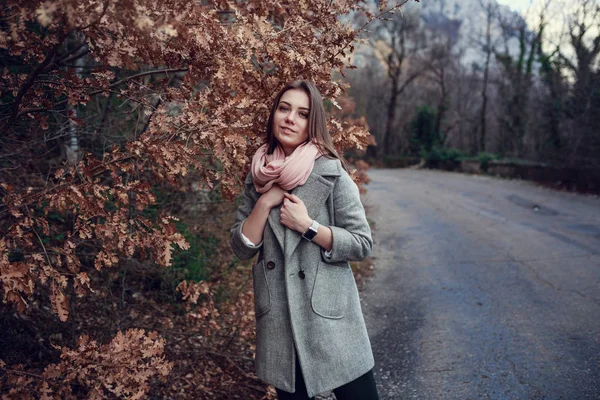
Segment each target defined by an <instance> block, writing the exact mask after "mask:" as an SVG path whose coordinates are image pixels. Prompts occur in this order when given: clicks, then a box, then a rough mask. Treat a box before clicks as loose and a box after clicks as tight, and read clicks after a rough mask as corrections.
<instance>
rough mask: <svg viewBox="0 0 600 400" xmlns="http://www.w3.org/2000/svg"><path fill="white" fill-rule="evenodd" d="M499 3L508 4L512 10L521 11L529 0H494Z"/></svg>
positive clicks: (527, 4) (527, 5)
mask: <svg viewBox="0 0 600 400" xmlns="http://www.w3.org/2000/svg"><path fill="white" fill-rule="evenodd" d="M496 1H497V2H498V3H499V4H503V5H506V6H509V7H510V8H512V9H513V10H514V11H520V12H523V11H525V10H527V7H529V3H530V0H496Z"/></svg>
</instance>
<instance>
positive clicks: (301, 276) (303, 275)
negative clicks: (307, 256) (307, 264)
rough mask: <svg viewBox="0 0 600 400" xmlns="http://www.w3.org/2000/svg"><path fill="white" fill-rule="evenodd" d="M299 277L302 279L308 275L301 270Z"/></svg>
mask: <svg viewBox="0 0 600 400" xmlns="http://www.w3.org/2000/svg"><path fill="white" fill-rule="evenodd" d="M298 276H299V277H300V279H304V278H306V274H304V271H303V270H300V272H298Z"/></svg>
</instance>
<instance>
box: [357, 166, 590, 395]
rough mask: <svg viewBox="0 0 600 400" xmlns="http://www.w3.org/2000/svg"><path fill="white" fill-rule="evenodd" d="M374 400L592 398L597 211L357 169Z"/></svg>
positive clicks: (495, 182) (508, 186)
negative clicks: (367, 237)
mask: <svg viewBox="0 0 600 400" xmlns="http://www.w3.org/2000/svg"><path fill="white" fill-rule="evenodd" d="M369 176H370V177H371V179H372V181H371V183H370V184H369V185H367V189H368V193H367V194H366V195H365V196H364V202H365V206H366V207H367V208H368V211H367V213H368V216H369V218H370V219H372V220H373V221H374V222H375V230H374V239H375V247H374V251H373V263H374V265H375V275H374V276H373V277H372V278H371V279H370V281H369V282H368V283H367V285H366V287H365V290H364V291H363V292H362V293H361V298H362V306H363V312H364V314H365V319H366V322H367V328H368V330H369V335H370V337H371V341H372V346H373V351H374V354H375V362H376V365H375V375H376V379H377V382H378V388H379V392H380V396H381V398H382V399H411V398H414V399H436V400H437V399H577V400H582V399H600V290H599V289H600V199H598V198H597V197H592V196H585V195H578V194H572V193H564V192H558V191H554V190H551V189H547V188H542V187H538V186H535V185H534V184H532V183H528V182H524V181H511V180H503V179H497V178H492V177H484V176H474V175H463V174H458V173H449V172H443V171H432V170H416V169H396V170H385V169H381V170H375V169H373V170H370V171H369Z"/></svg>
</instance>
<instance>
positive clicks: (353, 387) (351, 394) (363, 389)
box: [275, 357, 379, 400]
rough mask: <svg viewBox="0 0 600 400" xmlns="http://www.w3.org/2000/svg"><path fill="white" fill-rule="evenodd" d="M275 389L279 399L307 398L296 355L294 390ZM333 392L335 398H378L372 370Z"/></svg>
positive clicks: (302, 399)
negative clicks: (292, 391) (290, 391)
mask: <svg viewBox="0 0 600 400" xmlns="http://www.w3.org/2000/svg"><path fill="white" fill-rule="evenodd" d="M275 390H277V397H278V398H279V400H309V397H308V393H307V392H306V384H305V383H304V378H303V377H302V371H301V370H300V364H299V363H298V357H296V391H295V392H294V393H288V392H284V391H283V390H279V389H277V388H275ZM333 393H334V394H335V398H336V399H337V400H379V395H378V394H377V387H376V386H375V377H374V376H373V370H370V371H369V372H367V373H366V374H364V375H362V376H359V377H358V378H356V379H355V380H353V381H352V382H348V383H346V384H345V385H343V386H340V387H339V388H337V389H334V390H333ZM310 399H311V400H312V399H314V397H310Z"/></svg>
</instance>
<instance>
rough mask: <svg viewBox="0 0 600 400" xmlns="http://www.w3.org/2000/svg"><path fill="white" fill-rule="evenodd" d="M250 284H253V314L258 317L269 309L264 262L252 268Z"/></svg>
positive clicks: (269, 301) (269, 294) (269, 300)
mask: <svg viewBox="0 0 600 400" xmlns="http://www.w3.org/2000/svg"><path fill="white" fill-rule="evenodd" d="M252 282H253V284H254V314H255V315H256V317H260V316H261V315H263V314H266V313H267V312H269V310H270V309H271V293H270V292H269V283H268V282H267V274H266V272H265V261H264V260H262V261H260V262H258V263H256V265H254V267H252Z"/></svg>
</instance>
